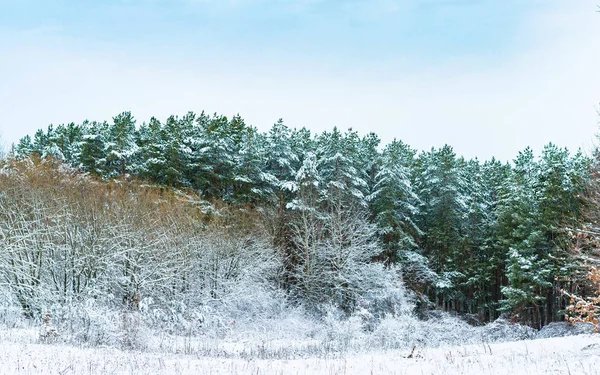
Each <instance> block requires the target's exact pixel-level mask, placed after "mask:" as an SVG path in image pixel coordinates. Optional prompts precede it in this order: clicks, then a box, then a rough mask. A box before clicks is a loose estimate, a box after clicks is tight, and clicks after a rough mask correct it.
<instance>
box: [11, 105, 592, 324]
mask: <svg viewBox="0 0 600 375" xmlns="http://www.w3.org/2000/svg"><path fill="white" fill-rule="evenodd" d="M28 158H38V159H42V160H43V159H52V160H59V161H62V162H64V163H68V164H69V165H71V166H72V167H74V168H77V169H78V170H81V171H85V172H87V173H88V174H89V175H91V176H95V177H98V178H100V179H103V180H107V181H128V180H131V179H134V178H136V179H139V180H142V181H147V182H151V183H153V184H155V185H157V186H161V187H163V188H168V189H174V190H175V191H190V192H194V193H196V194H198V195H199V196H201V197H202V199H203V200H205V201H206V202H209V203H210V204H208V205H207V207H208V206H210V207H213V208H211V209H208V208H207V209H204V211H203V212H204V214H206V215H209V214H210V212H214V214H215V215H216V216H218V213H219V212H218V211H219V210H218V209H214V207H228V209H233V208H236V209H240V210H242V211H244V212H248V213H249V215H250V216H251V217H252V219H251V220H255V221H259V222H261V225H263V226H264V227H265V228H267V231H268V233H269V236H268V238H269V242H270V244H269V246H272V247H273V248H274V249H276V252H277V254H278V257H279V259H280V260H281V264H280V268H281V270H280V272H278V273H277V284H278V285H279V287H280V288H281V290H283V291H285V293H287V295H288V296H289V298H291V299H292V300H294V301H299V303H304V304H308V305H311V304H313V305H315V306H316V305H318V304H319V303H323V302H331V303H334V304H336V306H338V307H340V308H341V309H343V310H345V311H348V312H350V311H353V310H354V309H356V308H357V306H358V305H359V304H360V303H361V298H360V296H364V295H366V294H368V293H372V292H373V291H374V290H376V289H377V288H378V287H381V286H382V285H391V284H390V280H391V279H390V280H385V282H384V281H382V280H381V278H386V277H388V276H389V275H388V274H386V273H385V272H384V271H383V270H384V269H387V270H390V269H396V268H399V269H401V270H402V278H403V280H404V283H405V284H406V286H407V288H408V289H409V290H410V291H411V293H413V295H414V298H415V299H416V300H417V302H418V307H419V308H420V310H421V311H425V310H427V309H431V308H439V309H443V310H446V311H453V312H457V313H461V314H463V313H469V314H476V315H478V316H479V317H480V318H481V319H482V320H485V321H489V320H493V319H495V318H497V317H498V316H499V315H500V314H502V313H505V314H508V315H510V316H511V317H513V318H514V319H515V320H516V321H519V322H522V323H525V324H529V325H531V326H534V327H537V328H539V327H541V326H543V325H545V324H548V323H550V322H552V321H557V320H561V319H563V317H564V314H565V312H566V311H567V307H568V306H569V303H570V298H569V297H568V296H567V295H566V294H565V291H567V292H568V293H579V292H580V291H581V290H582V285H583V284H585V277H583V276H582V275H583V273H582V272H583V271H582V270H583V261H582V259H581V257H580V256H578V255H577V254H574V253H573V251H572V247H573V241H575V238H576V237H577V235H578V234H577V233H578V232H576V229H575V228H580V227H581V223H582V221H583V220H584V217H583V215H584V211H585V207H586V200H585V199H584V198H583V196H584V194H585V192H586V186H587V185H588V183H589V181H590V170H591V168H592V167H593V165H594V163H593V158H590V157H587V156H586V155H584V154H583V153H582V152H581V151H578V152H576V153H574V154H571V153H570V152H569V151H568V150H567V149H564V148H560V147H557V146H556V145H554V144H548V145H546V146H545V147H544V148H543V150H542V151H541V154H540V156H539V157H536V156H535V155H534V153H533V151H532V150H531V149H529V148H527V149H525V150H523V151H521V152H519V153H518V155H517V156H516V157H515V159H514V160H513V161H512V163H502V162H500V161H498V160H495V159H492V160H487V161H480V160H477V159H465V158H463V157H460V156H457V155H456V153H455V152H454V150H453V149H452V147H451V146H448V145H445V146H443V147H440V148H432V149H431V150H429V151H423V152H418V151H417V150H415V149H413V148H412V147H410V146H409V145H407V144H405V143H403V142H402V141H400V140H394V141H392V142H391V143H389V144H385V145H383V144H381V141H380V139H379V137H378V136H377V135H376V134H374V133H370V134H368V135H365V136H360V135H359V134H358V133H357V132H356V131H353V130H352V129H349V130H347V131H340V130H339V129H337V128H333V129H332V130H331V131H325V132H323V133H320V134H313V133H311V132H310V131H309V130H307V129H306V128H302V129H290V128H288V127H287V126H286V125H285V124H284V122H283V121H282V120H279V121H278V122H277V123H275V124H274V125H273V126H272V127H271V129H270V130H269V131H268V132H260V131H258V130H257V129H256V128H254V127H252V126H249V125H247V124H246V123H245V122H244V120H243V119H242V118H241V117H240V116H239V115H236V116H233V117H232V118H227V117H225V116H222V115H217V114H215V115H207V114H206V113H204V112H202V113H201V114H194V113H191V112H190V113H187V114H186V115H185V116H182V117H178V116H171V117H169V118H168V119H167V120H166V121H165V122H161V121H159V120H158V119H156V118H152V119H150V121H149V122H144V123H142V124H139V126H138V124H137V122H136V119H135V118H134V117H133V116H132V114H131V113H130V112H124V113H121V114H119V115H117V116H115V117H114V118H113V119H112V121H111V122H89V121H85V122H83V123H82V124H74V123H70V124H67V125H59V126H53V125H50V126H49V127H48V128H47V129H45V130H42V129H40V130H38V131H37V132H36V133H35V135H34V136H33V137H30V136H25V137H24V138H23V139H21V141H20V142H19V143H18V144H16V145H15V146H14V147H13V149H12V150H11V151H10V155H9V159H14V160H26V159H28ZM211 210H212V211H211ZM131 215H132V216H135V212H134V211H133V212H131ZM574 231H575V232H574ZM247 246H250V244H247ZM250 247H252V246H250ZM165 259H169V257H168V256H166V257H165ZM382 275H384V276H382ZM386 275H387V276H386ZM181 277H187V278H189V277H192V276H191V275H187V276H186V275H182V276H181Z"/></svg>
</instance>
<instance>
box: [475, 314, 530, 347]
mask: <svg viewBox="0 0 600 375" xmlns="http://www.w3.org/2000/svg"><path fill="white" fill-rule="evenodd" d="M536 332H537V331H536V330H535V329H533V328H531V327H529V326H525V325H521V324H516V323H512V322H511V321H509V320H506V319H504V318H502V317H501V318H498V319H496V320H495V321H493V322H492V323H489V324H487V325H485V326H483V327H482V338H483V339H484V340H486V341H493V342H504V341H519V340H529V339H533V338H535V336H536Z"/></svg>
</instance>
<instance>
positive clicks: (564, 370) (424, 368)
mask: <svg viewBox="0 0 600 375" xmlns="http://www.w3.org/2000/svg"><path fill="white" fill-rule="evenodd" d="M9 332H10V331H9ZM30 336H31V335H30ZM23 337H28V336H27V335H24V336H23ZM23 337H20V338H19V335H18V334H17V335H13V336H9V335H8V336H7V332H1V333H0V373H2V374H134V373H135V374H159V373H161V374H213V375H217V374H263V375H269V374H297V375H302V374H306V375H311V374H331V375H337V374H357V375H359V374H390V375H393V374H398V375H400V374H405V375H411V374H440V375H444V374H448V375H450V374H452V375H455V374H500V375H501V374H507V375H508V374H510V375H520V374H582V375H592V374H600V367H598V366H597V363H598V359H600V336H599V335H580V336H570V337H562V338H550V339H539V340H527V341H518V342H507V343H498V344H489V345H488V344H483V343H482V344H479V345H467V346H462V347H445V348H437V349H421V348H416V349H415V350H414V352H413V353H412V357H410V358H409V356H410V354H411V350H391V351H380V352H372V353H359V354H346V355H342V356H339V357H335V358H331V357H329V358H328V357H327V356H314V357H312V358H305V359H279V358H275V359H262V358H261V355H260V353H255V355H254V356H250V357H246V358H240V357H235V356H234V357H220V356H212V357H204V356H201V355H199V354H187V355H186V354H165V353H142V352H133V351H132V352H127V351H120V350H117V349H112V348H97V349H86V348H77V347H72V346H64V345H58V344H53V345H44V344H37V343H27V342H23V340H22V339H23ZM20 341H21V342H20ZM25 341H27V340H25ZM285 345H287V346H289V347H291V348H292V349H293V345H294V343H293V342H290V343H286V344H285ZM283 357H284V356H283Z"/></svg>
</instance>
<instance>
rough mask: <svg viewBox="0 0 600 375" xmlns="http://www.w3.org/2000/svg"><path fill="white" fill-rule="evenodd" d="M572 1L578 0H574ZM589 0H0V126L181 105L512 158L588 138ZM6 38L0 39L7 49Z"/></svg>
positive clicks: (14, 135)
mask: <svg viewBox="0 0 600 375" xmlns="http://www.w3.org/2000/svg"><path fill="white" fill-rule="evenodd" d="M574 3H576V4H574ZM595 9H596V5H595V1H592V0H590V1H588V0H581V1H577V2H573V1H566V0H565V1H559V0H547V1H543V0H503V1H499V0H412V1H410V0H371V1H366V0H350V1H333V0H297V1H292V0H287V1H285V0H222V1H214V0H172V1H166V0H121V1H119V0H106V1H89V0H87V1H66V0H46V1H41V0H22V1H18V2H17V1H3V0H2V1H0V52H2V56H3V57H2V58H1V59H0V77H1V79H0V132H1V133H2V138H3V139H4V140H5V141H7V142H14V141H17V140H18V139H19V138H20V137H22V136H23V135H25V134H26V133H32V132H33V131H35V129H37V128H39V127H45V126H46V125H47V124H48V123H50V122H53V123H62V122H70V121H74V122H81V121H82V120H84V119H86V118H87V119H90V120H104V119H110V117H111V116H112V115H114V114H116V113H118V112H120V111H123V110H131V111H132V112H133V113H134V115H136V117H138V119H139V120H140V121H143V120H147V119H149V117H150V116H152V115H156V116H158V117H159V118H160V117H166V116H167V115H169V114H172V113H173V114H183V113H185V112H186V111H187V110H194V111H201V110H203V109H204V110H207V111H209V112H215V111H216V112H219V113H224V114H227V115H231V114H234V113H237V112H239V113H240V114H241V115H242V117H244V118H246V120H247V121H248V122H249V123H251V124H253V125H255V126H257V127H259V128H260V129H262V130H266V129H267V128H268V127H269V126H270V125H271V124H272V123H273V122H275V121H276V120H277V119H278V118H279V117H283V118H284V120H286V123H287V124H288V125H290V126H292V127H296V126H298V127H299V126H306V127H308V128H311V129H313V130H315V131H321V130H323V129H328V128H331V127H332V126H333V125H337V126H339V127H341V128H347V127H353V128H354V129H356V130H358V131H359V132H360V133H362V134H365V133H366V132H368V131H375V132H377V133H378V134H380V135H381V137H382V138H383V140H384V142H388V141H390V140H391V139H393V138H394V137H397V138H400V139H402V140H404V141H406V142H408V143H409V144H411V145H413V146H414V147H417V148H420V149H428V148H429V147H431V146H440V145H442V144H443V143H449V144H451V145H453V146H454V147H455V149H456V151H457V152H458V153H459V154H464V155H465V156H468V157H474V156H478V157H480V158H484V159H485V158H490V157H491V156H497V157H499V158H501V159H505V160H506V159H510V158H512V157H513V156H515V155H516V153H517V151H518V150H520V149H522V148H524V147H525V146H527V145H530V146H533V147H534V148H536V149H540V148H541V146H542V145H543V144H545V143H547V142H550V141H552V142H555V143H558V144H559V145H565V146H568V147H569V148H576V147H579V146H584V147H585V146H587V145H589V142H590V139H591V136H592V134H593V133H594V131H595V130H596V114H595V104H596V103H598V102H600V79H599V77H600V71H598V70H600V69H598V68H597V67H598V66H600V48H598V47H600V14H597V13H595ZM2 50H3V51H2Z"/></svg>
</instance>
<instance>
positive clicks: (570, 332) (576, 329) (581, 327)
mask: <svg viewBox="0 0 600 375" xmlns="http://www.w3.org/2000/svg"><path fill="white" fill-rule="evenodd" d="M592 332H594V325H593V324H591V323H588V324H573V323H570V322H554V323H550V324H548V325H547V326H544V327H542V329H540V331H539V332H538V333H537V334H536V335H535V338H536V339H547V338H551V337H565V336H574V335H582V334H586V333H592Z"/></svg>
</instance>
